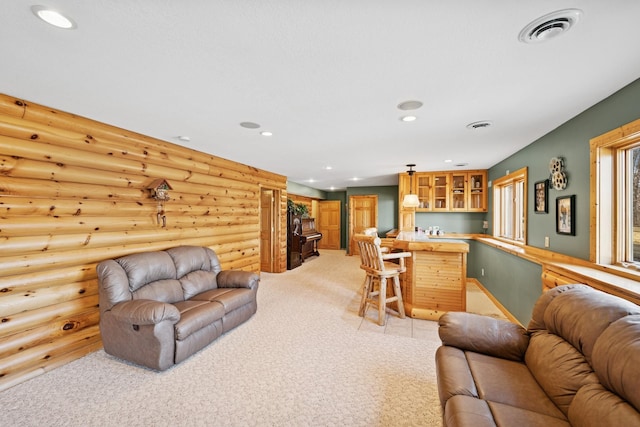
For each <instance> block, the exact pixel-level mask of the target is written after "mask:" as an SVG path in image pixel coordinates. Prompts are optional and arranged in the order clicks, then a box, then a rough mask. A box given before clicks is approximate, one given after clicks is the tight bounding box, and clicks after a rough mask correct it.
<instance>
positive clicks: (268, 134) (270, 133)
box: [260, 130, 273, 136]
mask: <svg viewBox="0 0 640 427" xmlns="http://www.w3.org/2000/svg"><path fill="white" fill-rule="evenodd" d="M260 135H262V136H272V135H273V133H272V132H269V131H268V130H263V131H262V132H260Z"/></svg>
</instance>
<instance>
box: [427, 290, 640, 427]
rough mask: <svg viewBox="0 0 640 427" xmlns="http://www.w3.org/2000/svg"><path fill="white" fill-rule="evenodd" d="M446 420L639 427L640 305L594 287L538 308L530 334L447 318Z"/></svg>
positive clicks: (466, 317)
mask: <svg viewBox="0 0 640 427" xmlns="http://www.w3.org/2000/svg"><path fill="white" fill-rule="evenodd" d="M439 334H440V338H441V340H442V343H443V345H442V346H441V347H440V348H438V350H437V352H436V368H437V376H438V392H439V395H440V401H441V404H442V407H443V410H444V414H443V421H444V425H445V426H447V427H454V426H473V427H483V426H513V427H523V426H544V427H554V426H611V427H614V426H625V427H631V426H640V412H639V410H640V307H639V306H638V305H635V304H633V303H631V302H629V301H626V300H624V299H622V298H618V297H616V296H613V295H609V294H606V293H604V292H601V291H598V290H596V289H593V288H591V287H589V286H586V285H566V286H560V287H557V288H554V289H552V290H550V291H547V292H545V293H544V294H543V295H542V296H541V297H540V298H539V299H538V301H537V303H536V305H535V307H534V309H533V314H532V319H531V322H530V323H529V325H528V328H527V329H524V328H523V327H521V326H519V325H516V324H514V323H511V322H507V321H505V320H500V319H495V318H491V317H486V316H479V315H475V314H471V313H458V312H456V313H453V312H452V313H447V314H445V315H443V316H442V317H441V318H440V328H439Z"/></svg>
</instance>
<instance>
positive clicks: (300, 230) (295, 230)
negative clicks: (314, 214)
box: [287, 212, 322, 270]
mask: <svg viewBox="0 0 640 427" xmlns="http://www.w3.org/2000/svg"><path fill="white" fill-rule="evenodd" d="M320 239H322V233H320V232H318V230H316V223H315V219H314V218H302V217H300V216H299V215H293V214H292V213H291V212H289V213H288V214H287V270H292V269H294V268H296V267H299V266H300V265H301V264H302V263H303V262H304V260H305V258H308V257H310V256H313V255H320V253H319V252H318V241H319V240H320Z"/></svg>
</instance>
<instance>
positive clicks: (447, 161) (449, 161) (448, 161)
mask: <svg viewBox="0 0 640 427" xmlns="http://www.w3.org/2000/svg"><path fill="white" fill-rule="evenodd" d="M444 162H445V163H451V162H453V160H451V159H447V160H445V161H444Z"/></svg>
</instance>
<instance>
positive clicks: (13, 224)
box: [0, 95, 287, 390]
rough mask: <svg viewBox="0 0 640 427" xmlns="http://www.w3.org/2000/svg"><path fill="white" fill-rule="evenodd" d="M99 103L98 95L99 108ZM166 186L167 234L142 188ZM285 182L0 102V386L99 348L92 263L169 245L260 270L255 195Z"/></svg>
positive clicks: (280, 220) (283, 194)
mask: <svg viewBox="0 0 640 427" xmlns="http://www.w3.org/2000/svg"><path fill="white" fill-rule="evenodd" d="M97 102H99V100H98V101H97ZM158 178H164V179H166V180H167V181H168V182H169V183H170V185H171V187H172V190H171V191H170V197H171V199H170V200H169V201H167V202H165V204H164V210H165V215H166V221H167V224H166V227H162V224H159V223H158V217H157V211H158V204H157V202H156V201H155V200H153V199H151V198H150V195H149V192H148V190H147V186H148V185H149V184H151V183H152V182H153V181H154V180H155V179H158ZM262 188H266V189H274V190H278V192H279V194H280V199H279V210H278V211H279V214H278V217H277V218H275V224H276V227H277V228H278V231H277V234H276V235H277V239H278V242H277V244H276V245H275V246H276V247H277V248H278V251H276V252H277V253H276V256H277V258H278V259H277V260H276V263H275V265H277V266H278V268H279V271H281V272H283V271H286V206H287V205H286V203H287V191H286V177H284V176H281V175H278V174H274V173H271V172H267V171H263V170H260V169H257V168H254V167H251V166H247V165H243V164H240V163H236V162H232V161H229V160H226V159H222V158H219V157H215V156H212V155H209V154H205V153H202V152H198V151H195V150H191V149H188V148H185V147H181V146H178V145H175V144H171V143H169V142H166V141H161V140H158V139H154V138H151V137H148V136H145V135H141V134H138V133H134V132H130V131H127V130H124V129H120V128H117V127H114V126H110V125H107V124H103V123H99V122H97V121H94V120H91V119H88V118H83V117H79V116H76V115H73V114H69V113H65V112H62V111H58V110H54V109H51V108H47V107H44V106H41V105H37V104H34V103H31V102H28V101H24V100H21V99H16V98H13V97H11V96H7V95H0V217H1V221H2V222H1V223H0V241H1V242H2V244H1V245H0V271H1V272H2V273H1V275H0V390H4V389H6V388H9V387H11V386H12V385H15V384H17V383H19V382H21V381H24V380H27V379H29V378H32V377H34V376H37V375H39V374H42V373H44V372H46V371H48V370H51V369H53V368H55V367H57V366H60V365H63V364H65V363H68V362H70V361H72V360H74V359H77V358H79V357H82V356H84V355H85V354H87V353H89V352H92V351H95V350H97V349H99V348H100V347H101V345H102V344H101V341H100V331H99V328H98V322H99V310H98V289H97V278H96V272H95V267H96V264H97V263H98V262H100V261H101V260H103V259H108V258H116V257H119V256H123V255H127V254H131V253H135V252H141V251H149V250H162V249H166V248H169V247H173V246H179V245H201V246H208V247H210V248H212V249H213V250H215V251H216V252H217V254H218V256H219V258H220V261H221V263H222V267H223V268H224V269H231V268H234V269H240V270H246V271H253V272H259V270H260V226H261V224H260V214H259V212H260V209H259V208H260V206H259V203H260V197H259V195H260V191H261V189H262Z"/></svg>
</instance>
